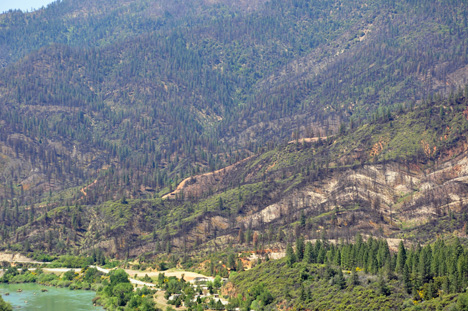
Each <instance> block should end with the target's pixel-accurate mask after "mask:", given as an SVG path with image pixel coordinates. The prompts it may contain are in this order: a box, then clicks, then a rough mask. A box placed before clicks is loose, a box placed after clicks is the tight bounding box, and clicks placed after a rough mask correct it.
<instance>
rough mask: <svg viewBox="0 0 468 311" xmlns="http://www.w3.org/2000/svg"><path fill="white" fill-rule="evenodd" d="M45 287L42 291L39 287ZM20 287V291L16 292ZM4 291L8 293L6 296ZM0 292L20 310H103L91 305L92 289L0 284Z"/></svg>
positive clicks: (31, 284)
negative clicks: (45, 290) (44, 290)
mask: <svg viewBox="0 0 468 311" xmlns="http://www.w3.org/2000/svg"><path fill="white" fill-rule="evenodd" d="M43 288H45V289H47V292H42V291H41V289H43ZM18 289H22V290H23V291H22V292H17V290H18ZM5 293H10V294H9V295H8V296H6V295H5ZM0 294H1V295H2V297H3V299H4V300H5V301H7V302H9V303H10V304H11V305H12V306H13V310H22V311H38V310H41V311H63V310H66V311H91V310H92V311H103V310H104V309H103V308H102V307H95V306H93V303H92V299H93V298H94V297H95V296H96V293H95V292H93V291H85V290H70V289H68V288H57V287H48V286H42V285H39V284H36V283H28V284H0Z"/></svg>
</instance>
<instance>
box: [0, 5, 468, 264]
mask: <svg viewBox="0 0 468 311" xmlns="http://www.w3.org/2000/svg"><path fill="white" fill-rule="evenodd" d="M467 9H468V8H467V6H466V3H465V1H462V0H453V1H445V2H443V3H442V2H433V1H426V0H421V1H409V0H408V1H406V0H398V1H384V0H369V1H359V0H353V1H345V2H341V1H335V0H330V1H328V0H327V1H320V2H318V3H317V2H312V1H308V0H290V1H280V0H271V1H260V0H258V1H241V0H239V1H204V0H198V1H185V0H181V1H166V0H159V1H149V0H148V1H147V0H137V1H124V0H122V1H117V2H115V1H112V2H111V1H107V0H98V1H80V2H76V1H68V0H65V1H57V2H55V3H53V4H51V5H49V6H48V7H47V8H45V9H43V10H38V11H35V12H31V13H26V14H24V13H22V12H19V11H10V12H7V13H5V14H1V15H0V62H1V65H2V68H1V69H0V180H1V181H0V211H1V213H0V218H1V220H2V224H1V228H0V233H1V234H2V241H3V243H4V247H5V248H21V249H22V250H24V251H29V250H47V251H49V252H55V253H65V252H69V251H70V249H73V250H74V251H76V252H87V251H89V250H90V249H93V248H95V247H99V248H102V249H104V250H106V251H107V253H108V254H112V255H116V256H121V257H122V256H128V255H130V256H138V255H141V254H144V253H153V252H162V251H166V250H167V251H170V250H171V248H173V249H174V250H175V251H180V252H188V251H189V250H192V249H196V248H197V247H200V248H202V249H203V247H206V246H207V245H208V244H207V243H208V242H210V243H211V242H215V243H216V244H215V245H224V244H227V243H229V242H231V243H232V241H233V239H237V240H238V242H244V241H243V239H244V238H243V237H244V233H248V234H247V236H248V237H249V238H248V240H249V241H248V242H249V243H250V242H252V243H253V236H254V233H255V234H256V235H257V238H258V237H259V236H260V237H262V240H261V241H262V243H263V242H264V241H265V239H267V236H268V239H269V240H271V239H272V236H271V234H269V233H268V230H269V227H271V226H275V227H279V228H282V230H283V231H281V232H282V233H281V234H279V235H278V237H276V238H277V239H279V241H286V240H288V239H289V240H291V239H292V238H293V236H294V235H297V234H298V231H301V232H307V234H308V236H309V237H310V238H315V237H319V236H321V235H323V234H327V235H329V236H330V237H336V238H338V237H344V238H346V237H349V236H353V235H354V232H356V231H361V232H364V231H365V232H367V233H372V234H374V235H379V236H385V237H389V238H390V237H391V238H415V239H418V240H425V239H431V238H432V237H424V234H423V232H424V231H425V230H427V228H429V227H431V228H434V226H435V228H438V229H437V231H438V232H440V233H443V232H449V231H453V230H458V232H459V234H462V231H463V230H462V228H463V226H464V223H465V221H466V219H465V218H460V217H455V219H451V218H454V217H453V215H454V214H453V213H455V214H457V215H458V214H460V215H461V214H462V213H463V211H464V207H465V204H466V198H465V193H467V191H466V190H467V189H466V183H465V177H466V176H465V175H466V161H465V157H466V138H465V133H464V131H465V130H466V119H467V116H468V114H467V113H466V110H465V109H466V106H467V103H466V98H467V91H466V89H465V90H463V89H462V87H464V85H465V84H466V83H467V82H468V80H467V79H468V53H467V52H468V41H467V40H468V39H467V38H468V34H467V31H468V25H467V16H468V12H467ZM283 233H284V234H283ZM236 237H237V238H236ZM25 241H27V243H23V242H25ZM20 242H21V243H20Z"/></svg>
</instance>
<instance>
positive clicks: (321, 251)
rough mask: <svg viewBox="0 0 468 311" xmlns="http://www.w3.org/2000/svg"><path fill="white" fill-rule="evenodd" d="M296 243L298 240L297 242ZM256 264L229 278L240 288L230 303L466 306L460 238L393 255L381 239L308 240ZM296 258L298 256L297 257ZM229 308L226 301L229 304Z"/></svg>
mask: <svg viewBox="0 0 468 311" xmlns="http://www.w3.org/2000/svg"><path fill="white" fill-rule="evenodd" d="M300 244H301V242H300V240H298V243H296V248H297V245H300ZM301 252H302V248H301V247H299V248H298V249H297V250H296V251H295V252H294V251H293V250H292V248H291V247H290V246H288V249H287V252H286V258H284V259H281V260H276V261H268V262H265V263H262V264H260V265H258V266H256V267H255V268H253V269H251V270H248V271H245V272H242V273H239V274H236V275H235V276H233V277H231V278H230V281H231V282H232V284H233V285H234V287H235V288H236V292H238V293H240V294H239V296H238V297H234V298H233V299H231V305H230V306H232V307H238V306H241V307H243V308H253V307H254V306H255V307H257V308H261V309H265V310H270V309H274V308H275V307H274V306H281V308H304V309H307V310H324V309H327V310H345V309H346V310H381V309H386V310H402V309H404V310H421V309H424V310H435V309H437V310H464V308H465V307H464V306H465V304H466V294H462V293H463V292H464V289H465V288H466V286H467V284H468V274H467V271H468V262H467V258H468V256H467V255H468V249H466V247H464V246H462V245H461V244H460V241H459V240H458V238H456V239H455V240H453V241H452V242H446V241H443V240H438V241H437V242H436V243H434V244H432V245H426V246H424V247H422V246H420V245H417V246H414V247H412V248H411V249H405V246H404V245H403V243H400V245H399V248H398V252H396V253H392V252H391V251H390V250H389V248H388V245H387V243H386V241H385V240H376V239H373V238H369V239H368V240H367V241H363V240H362V237H361V236H357V237H356V242H355V243H354V244H347V243H346V244H345V243H343V244H338V245H334V244H331V243H329V242H328V241H326V240H323V241H322V240H318V241H317V242H316V243H315V244H312V243H311V242H307V243H306V245H305V248H304V255H302V254H301ZM301 256H303V259H302V260H301V259H300V258H301ZM228 308H229V306H228Z"/></svg>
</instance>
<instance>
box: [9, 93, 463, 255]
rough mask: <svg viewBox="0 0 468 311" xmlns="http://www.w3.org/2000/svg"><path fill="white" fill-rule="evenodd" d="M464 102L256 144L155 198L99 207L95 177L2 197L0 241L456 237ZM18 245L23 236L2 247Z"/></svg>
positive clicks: (156, 246)
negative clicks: (21, 196)
mask: <svg viewBox="0 0 468 311" xmlns="http://www.w3.org/2000/svg"><path fill="white" fill-rule="evenodd" d="M466 98H467V97H466V96H465V95H464V94H463V92H460V93H458V94H454V95H452V96H450V97H449V98H448V99H446V100H444V99H438V100H437V101H435V102H432V101H428V102H425V103H424V104H423V105H422V106H421V107H418V108H408V109H407V110H404V111H401V113H383V114H377V115H375V120H374V121H373V122H370V123H364V124H361V125H357V124H354V125H352V126H351V127H347V128H346V127H344V126H342V127H341V130H340V133H338V134H337V135H335V136H330V137H328V138H326V139H322V138H318V139H309V140H302V141H301V140H297V141H292V142H290V143H288V144H284V145H282V146H276V147H275V146H273V145H272V148H271V150H268V148H267V147H265V148H264V150H262V151H260V152H259V153H258V154H255V155H253V156H251V157H249V158H247V159H245V160H243V161H240V162H239V163H237V164H234V165H232V166H229V167H226V168H225V169H221V170H219V171H215V172H213V173H210V174H203V175H195V176H193V177H191V178H189V179H187V180H184V181H182V182H181V184H180V185H179V187H177V188H175V191H174V192H172V193H171V194H170V195H168V196H166V197H164V198H162V199H161V198H156V199H150V198H147V199H130V198H125V197H124V198H122V199H119V200H109V201H105V202H104V200H103V199H102V198H103V195H102V193H105V192H106V191H107V188H106V187H108V185H106V180H107V179H106V177H105V173H103V175H102V176H100V177H98V178H97V179H96V181H94V182H90V184H89V186H87V187H85V188H82V189H80V188H75V189H70V190H67V191H63V192H60V194H59V195H57V196H54V195H52V196H50V198H49V199H48V201H47V202H46V201H44V202H43V203H41V204H40V205H35V206H18V205H17V204H15V202H13V204H10V203H9V202H4V204H3V207H2V213H1V214H0V215H2V220H3V225H2V228H3V231H2V232H3V238H4V241H5V243H10V247H13V248H18V249H23V247H27V248H28V250H49V251H52V252H65V251H66V250H65V248H64V247H65V245H66V246H67V249H70V248H72V249H75V250H76V251H77V252H87V251H88V250H90V249H93V248H95V247H99V248H102V249H104V250H106V251H107V252H108V253H110V254H114V255H115V256H120V257H121V256H128V255H130V256H138V255H141V254H154V253H160V252H175V253H187V252H189V251H191V250H197V249H204V248H205V247H207V246H208V245H213V246H214V247H219V246H221V245H227V244H228V243H231V244H232V243H236V244H238V245H239V246H241V247H242V246H243V245H244V246H248V245H255V246H256V247H266V245H267V244H269V243H273V242H275V243H276V242H280V243H281V242H283V243H284V242H287V241H292V240H294V239H295V237H296V236H297V235H298V234H302V235H304V236H305V237H306V238H309V239H315V238H320V237H322V236H326V237H328V238H333V239H338V238H343V239H349V238H350V237H352V236H354V235H355V233H356V232H362V233H365V234H366V235H369V234H372V235H374V236H382V237H386V238H395V239H406V240H413V241H420V242H421V241H426V240H432V239H434V238H435V234H436V233H437V234H441V235H445V234H455V235H458V236H464V235H465V234H466V227H467V222H468V217H467V216H466V205H467V203H468V201H467V200H468V197H467V194H468V189H467V184H466V181H467V172H468V161H467V160H466V159H467V152H468V143H467V140H466V129H467V127H468V119H467V118H468V113H467V111H468V108H467V107H468V102H467V99H466ZM141 190H142V191H144V189H141ZM88 198H97V199H96V200H97V203H93V204H90V203H89V201H88ZM63 202H65V204H63ZM44 228H46V230H44ZM273 228H275V230H273ZM428 231H429V232H430V234H428ZM275 232H276V233H275ZM24 240H26V241H29V242H28V243H27V244H24V243H21V244H17V245H12V244H13V243H15V242H18V241H24ZM212 243H214V244H212ZM25 245H26V246H25ZM30 247H31V248H30ZM200 247H201V248H200ZM29 248H30V249H29ZM23 250H24V249H23Z"/></svg>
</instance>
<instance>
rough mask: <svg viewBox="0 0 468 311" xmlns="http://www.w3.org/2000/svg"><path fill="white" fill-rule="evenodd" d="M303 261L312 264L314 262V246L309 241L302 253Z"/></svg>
mask: <svg viewBox="0 0 468 311" xmlns="http://www.w3.org/2000/svg"><path fill="white" fill-rule="evenodd" d="M304 261H305V262H306V263H313V262H315V256H314V246H313V245H312V243H311V242H310V241H309V242H307V243H306V246H305V251H304Z"/></svg>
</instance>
